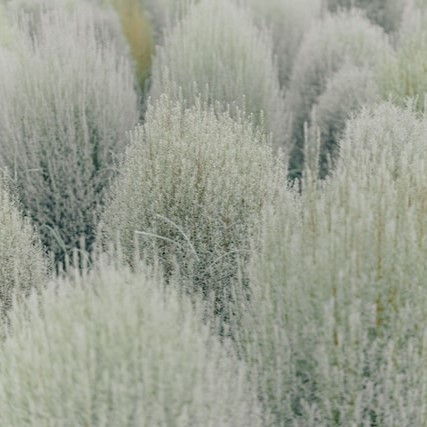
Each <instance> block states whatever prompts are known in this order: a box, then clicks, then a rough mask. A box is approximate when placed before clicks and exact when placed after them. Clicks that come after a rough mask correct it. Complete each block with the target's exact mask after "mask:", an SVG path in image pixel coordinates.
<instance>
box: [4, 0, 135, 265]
mask: <svg viewBox="0 0 427 427" xmlns="http://www.w3.org/2000/svg"><path fill="white" fill-rule="evenodd" d="M100 14H101V15H100ZM103 22H104V21H103V16H102V13H101V11H100V10H99V9H93V8H92V7H90V6H89V5H85V4H82V5H81V6H80V7H78V8H76V9H75V10H73V11H69V12H67V11H65V10H63V8H42V9H40V10H39V12H37V14H35V15H34V14H30V15H25V16H24V17H23V16H22V15H21V16H20V19H19V23H20V26H21V31H22V33H23V35H24V38H25V46H24V48H25V49H24V50H25V54H24V53H23V54H22V55H21V57H20V59H19V61H17V64H16V67H15V69H14V73H13V76H10V78H9V79H8V80H7V81H4V80H2V81H0V105H1V111H2V114H1V115H0V147H1V150H0V165H1V166H2V167H7V168H8V169H9V171H10V173H11V175H12V177H13V179H14V180H15V182H16V186H17V188H18V190H19V198H20V200H21V202H22V205H23V208H24V210H25V211H26V212H28V213H29V215H30V216H31V217H32V219H33V221H34V223H35V224H36V226H37V229H38V230H39V232H40V234H41V236H42V241H43V243H44V245H45V246H46V247H47V248H48V249H49V250H51V251H53V252H54V254H55V255H56V259H57V260H58V261H59V260H62V259H63V256H64V253H67V252H68V251H69V250H70V249H71V248H73V247H75V246H76V245H77V244H78V242H79V239H80V236H81V235H85V236H86V239H87V244H88V246H89V247H90V245H91V242H92V240H93V228H94V224H95V210H96V209H97V207H98V205H99V204H100V202H101V200H102V197H103V193H104V188H105V186H106V184H107V182H108V179H109V177H110V175H111V172H112V165H113V159H114V156H115V155H117V154H119V153H121V152H122V151H123V149H124V134H125V132H126V131H127V130H129V129H131V128H132V127H133V126H134V125H135V123H136V121H137V119H138V114H139V113H138V109H137V105H138V100H137V95H136V93H135V90H134V85H135V83H134V78H133V72H132V69H131V64H130V62H129V60H128V58H127V56H126V55H124V54H123V52H122V51H120V52H119V50H118V48H117V45H115V44H114V43H112V39H111V27H110V26H108V25H103ZM0 72H1V71H0Z"/></svg>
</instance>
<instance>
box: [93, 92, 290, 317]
mask: <svg viewBox="0 0 427 427" xmlns="http://www.w3.org/2000/svg"><path fill="white" fill-rule="evenodd" d="M282 168H283V165H282V164H281V162H279V161H278V160H276V159H275V157H274V156H273V153H272V148H271V147H270V145H269V144H268V143H267V141H266V140H265V138H264V137H263V136H262V135H261V133H260V131H256V130H254V129H253V126H252V124H251V123H249V122H247V121H246V120H245V119H238V120H237V121H235V120H233V119H231V118H230V116H229V115H228V114H227V113H218V112H215V111H214V110H213V109H212V108H209V107H207V106H206V105H200V103H199V102H196V104H195V105H194V106H192V107H190V108H184V107H183V105H182V103H179V102H175V101H171V100H169V99H168V98H167V97H166V96H165V95H163V96H162V97H161V99H160V101H159V102H158V103H156V105H155V106H150V107H149V108H148V111H147V116H146V122H145V125H144V126H143V127H138V128H137V129H136V130H135V131H134V132H132V134H131V136H130V147H129V149H128V151H127V153H126V160H125V162H124V164H123V165H122V166H121V173H120V175H119V177H118V179H117V180H116V182H115V183H114V184H113V186H112V190H111V192H110V196H109V201H108V202H107V209H106V210H105V214H104V215H103V219H102V221H101V226H100V232H99V241H100V243H102V244H103V245H104V247H108V244H109V243H115V242H116V241H117V239H118V241H119V242H120V246H121V250H122V251H123V254H124V256H125V258H126V259H127V260H128V261H129V262H132V260H133V259H134V256H135V252H138V253H140V254H143V253H144V252H146V256H147V257H148V258H153V257H154V258H157V257H159V258H160V262H161V264H162V266H163V268H164V269H165V271H166V273H167V274H170V273H171V272H172V271H173V270H175V269H179V270H180V273H181V275H182V276H183V277H184V278H185V279H188V281H189V282H190V283H191V284H190V287H193V290H194V291H196V292H202V293H203V294H204V296H205V297H208V296H212V294H213V296H214V297H215V301H216V306H215V311H216V312H217V314H220V313H221V314H223V315H224V316H227V314H225V313H226V308H225V305H226V303H225V301H228V298H229V297H230V298H231V296H230V295H229V293H230V283H231V282H232V281H233V279H235V278H236V275H237V271H238V267H239V261H241V262H243V261H245V260H246V259H247V257H248V249H249V243H248V241H249V230H248V229H249V226H250V225H251V224H252V223H256V222H257V221H258V220H259V218H258V216H259V214H260V211H261V209H262V207H263V205H265V204H266V203H271V202H272V201H273V200H274V198H275V197H276V195H277V192H278V191H279V190H278V189H279V188H281V187H282V186H283V183H284V177H283V173H282V172H281V171H282Z"/></svg>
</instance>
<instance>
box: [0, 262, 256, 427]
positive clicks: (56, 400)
mask: <svg viewBox="0 0 427 427" xmlns="http://www.w3.org/2000/svg"><path fill="white" fill-rule="evenodd" d="M99 267H102V268H99ZM0 375H1V378H2V381H1V384H0V423H1V425H9V426H12V425H14V426H29V425H38V426H48V425H58V426H59V425H60V426H76V425H79V426H84V425H88V426H89V425H90V426H113V425H114V426H167V425H171V426H172V425H173V426H182V427H189V426H194V427H196V426H201V425H203V426H233V427H234V426H240V427H246V426H260V425H261V424H260V416H261V414H260V411H259V405H258V404H257V401H256V395H255V393H254V390H253V387H252V386H251V384H250V382H249V380H248V378H247V370H246V368H245V366H244V364H243V363H242V362H240V361H239V360H237V358H236V357H235V355H234V354H233V352H232V351H231V350H230V349H228V348H227V346H226V345H225V344H224V345H221V344H220V343H219V341H218V340H217V339H216V338H215V337H212V336H210V333H209V329H208V327H207V326H205V325H203V323H202V322H201V319H200V315H199V314H198V312H197V311H194V310H193V306H192V304H191V303H190V302H189V301H188V300H186V299H185V297H183V296H182V295H181V296H180V295H179V293H178V292H177V291H176V290H175V289H174V287H173V286H172V285H170V286H168V287H167V289H165V286H164V283H163V282H162V280H161V279H160V276H158V275H154V274H152V273H150V272H149V271H148V270H147V269H146V268H141V267H140V268H138V271H137V272H136V273H130V271H129V270H128V269H126V268H124V267H121V268H118V267H116V268H114V267H111V266H108V265H102V264H101V265H99V266H98V268H97V269H96V270H94V271H92V272H91V273H89V274H84V275H83V276H77V278H76V279H74V280H70V279H56V280H55V282H53V283H51V284H50V286H48V288H47V289H45V290H44V291H43V292H42V294H41V297H40V298H38V299H30V301H29V302H28V304H27V305H26V306H25V307H21V308H19V309H15V310H14V311H13V313H11V328H10V334H9V335H8V336H7V337H6V340H5V341H4V342H3V343H2V351H1V355H0Z"/></svg>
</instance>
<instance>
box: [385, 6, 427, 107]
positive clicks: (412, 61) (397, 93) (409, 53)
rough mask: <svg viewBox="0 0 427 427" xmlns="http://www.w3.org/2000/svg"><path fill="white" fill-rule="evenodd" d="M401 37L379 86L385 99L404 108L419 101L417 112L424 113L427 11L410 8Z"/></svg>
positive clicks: (420, 8)
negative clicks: (409, 101) (409, 102)
mask: <svg viewBox="0 0 427 427" xmlns="http://www.w3.org/2000/svg"><path fill="white" fill-rule="evenodd" d="M406 12H407V13H406V14H405V22H404V24H403V25H402V28H401V31H400V33H399V43H398V46H397V49H396V55H395V56H394V57H393V58H391V59H390V60H389V61H387V62H386V63H385V64H384V66H383V67H382V68H381V73H380V75H379V79H378V80H379V82H380V87H381V92H382V95H383V97H384V98H388V97H392V99H393V100H394V102H395V103H397V104H399V105H401V106H404V105H405V104H406V103H407V101H408V99H409V98H416V108H417V109H418V110H422V111H424V110H425V105H426V99H425V97H426V93H427V78H426V76H425V69H426V66H427V55H426V54H425V50H426V47H427V31H426V24H427V11H426V9H425V7H424V8H423V7H415V6H414V4H413V3H412V6H411V7H409V6H408V9H407V11H406Z"/></svg>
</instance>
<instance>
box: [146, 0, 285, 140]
mask: <svg viewBox="0 0 427 427" xmlns="http://www.w3.org/2000/svg"><path fill="white" fill-rule="evenodd" d="M173 84H176V85H177V86H179V87H180V88H181V90H182V94H183V96H184V98H185V99H187V100H188V101H191V102H194V100H195V99H196V98H197V96H198V94H199V93H200V92H202V93H205V94H206V98H207V100H208V102H210V103H215V102H216V101H219V102H221V103H222V104H223V106H224V109H226V108H227V106H228V104H235V105H237V106H239V107H240V109H242V110H245V111H246V112H247V113H249V114H252V115H253V120H254V123H255V124H257V125H261V126H263V127H264V126H265V129H266V130H267V131H268V132H272V133H273V138H274V142H275V144H276V145H278V146H279V145H281V144H282V143H283V141H284V132H285V128H284V105H283V98H282V93H281V90H280V84H279V80H278V68H277V65H276V62H275V61H274V55H273V45H272V41H271V38H270V37H269V35H268V34H267V33H266V32H261V31H259V30H257V28H256V27H255V25H254V24H253V21H252V18H251V15H250V14H249V12H248V11H247V10H246V9H244V8H243V7H239V6H238V5H236V4H235V3H234V2H230V1H227V0H217V1H210V0H203V1H201V2H199V3H198V4H197V5H195V6H194V7H193V8H192V9H191V10H190V12H189V13H188V14H187V15H186V16H185V18H184V19H183V20H182V21H181V22H179V23H178V24H177V25H176V26H175V27H174V28H173V30H172V32H171V33H170V34H168V37H167V38H166V40H165V43H164V46H162V47H160V48H158V49H157V53H156V58H155V59H154V63H153V80H152V87H151V95H152V97H153V98H155V99H157V98H159V96H160V95H161V94H162V93H163V92H164V90H165V88H167V87H171V86H173Z"/></svg>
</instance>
